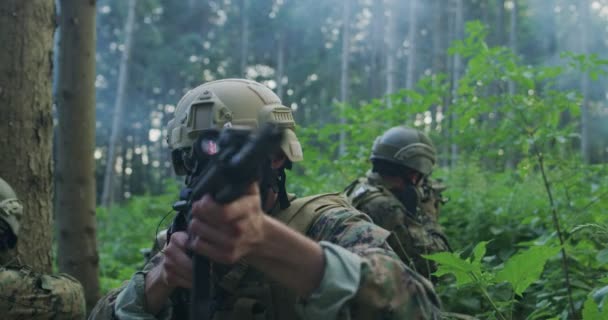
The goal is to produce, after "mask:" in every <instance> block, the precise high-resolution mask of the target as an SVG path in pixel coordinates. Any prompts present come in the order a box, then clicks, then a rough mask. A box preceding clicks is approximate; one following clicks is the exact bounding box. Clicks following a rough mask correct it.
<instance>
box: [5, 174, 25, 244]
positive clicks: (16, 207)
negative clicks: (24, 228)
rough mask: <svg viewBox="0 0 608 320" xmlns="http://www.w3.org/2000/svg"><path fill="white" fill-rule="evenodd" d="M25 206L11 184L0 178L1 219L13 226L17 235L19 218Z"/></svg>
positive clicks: (13, 230)
mask: <svg viewBox="0 0 608 320" xmlns="http://www.w3.org/2000/svg"><path fill="white" fill-rule="evenodd" d="M22 214H23V206H22V205H21V202H20V201H19V199H17V195H16V194H15V191H14V190H13V188H11V186H10V185H9V184H8V183H7V182H6V181H4V180H3V179H2V178H0V219H2V220H3V221H4V222H6V224H8V226H9V227H10V228H11V231H12V232H13V233H14V234H15V236H18V235H19V220H21V215H22Z"/></svg>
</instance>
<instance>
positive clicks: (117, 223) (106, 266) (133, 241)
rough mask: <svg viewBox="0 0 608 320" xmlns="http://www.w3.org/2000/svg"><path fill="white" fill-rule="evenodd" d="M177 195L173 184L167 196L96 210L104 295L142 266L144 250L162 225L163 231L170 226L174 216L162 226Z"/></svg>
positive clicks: (175, 186)
mask: <svg viewBox="0 0 608 320" xmlns="http://www.w3.org/2000/svg"><path fill="white" fill-rule="evenodd" d="M177 195H178V191H177V185H176V183H174V182H170V183H167V193H166V194H164V195H160V196H149V195H146V196H136V197H133V198H132V199H131V200H130V201H128V202H127V203H125V204H124V205H120V206H114V207H112V208H111V209H109V210H106V209H104V208H98V209H97V230H98V232H97V234H98V235H97V239H98V250H99V258H100V261H101V264H100V267H101V268H100V276H101V281H100V282H101V289H102V292H107V291H108V290H110V289H112V288H116V287H118V286H119V285H120V284H121V283H122V282H123V281H125V280H128V279H130V278H131V276H132V275H133V273H134V272H135V271H136V270H137V269H139V268H140V267H142V266H143V262H144V256H143V254H142V249H146V248H151V246H152V245H153V244H154V240H155V239H156V230H157V227H159V225H160V227H161V229H160V230H162V229H163V228H164V227H166V226H167V225H168V224H169V223H170V222H171V218H172V217H173V216H172V215H170V216H169V217H167V219H165V220H164V223H163V224H160V223H161V219H162V218H163V217H164V216H165V215H166V214H167V213H168V212H171V210H172V209H171V205H172V204H173V202H174V201H175V199H176V198H177Z"/></svg>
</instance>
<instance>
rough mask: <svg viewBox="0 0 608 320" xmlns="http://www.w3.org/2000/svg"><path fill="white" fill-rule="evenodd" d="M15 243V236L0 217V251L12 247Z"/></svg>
mask: <svg viewBox="0 0 608 320" xmlns="http://www.w3.org/2000/svg"><path fill="white" fill-rule="evenodd" d="M16 244H17V237H16V236H15V234H14V233H13V231H11V228H10V227H9V225H8V223H6V221H4V220H2V219H0V251H3V250H7V249H12V248H14V247H15V245H16Z"/></svg>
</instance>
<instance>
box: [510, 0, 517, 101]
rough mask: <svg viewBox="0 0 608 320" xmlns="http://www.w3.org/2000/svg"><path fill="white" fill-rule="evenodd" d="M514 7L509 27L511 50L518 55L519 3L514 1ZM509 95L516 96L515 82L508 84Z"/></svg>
mask: <svg viewBox="0 0 608 320" xmlns="http://www.w3.org/2000/svg"><path fill="white" fill-rule="evenodd" d="M511 3H513V7H512V8H511V13H510V14H509V16H510V19H509V20H510V26H509V48H510V49H511V51H512V52H513V53H514V54H517V11H518V7H517V1H515V0H514V1H512V2H511ZM508 87H509V95H513V94H515V83H513V81H509V82H508Z"/></svg>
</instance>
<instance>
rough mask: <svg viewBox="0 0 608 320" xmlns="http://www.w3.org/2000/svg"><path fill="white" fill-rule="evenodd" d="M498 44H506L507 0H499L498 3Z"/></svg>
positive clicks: (496, 26)
mask: <svg viewBox="0 0 608 320" xmlns="http://www.w3.org/2000/svg"><path fill="white" fill-rule="evenodd" d="M496 7H497V9H498V11H497V13H496V25H495V28H496V45H499V46H502V45H504V44H505V0H498V1H497V5H496Z"/></svg>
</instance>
